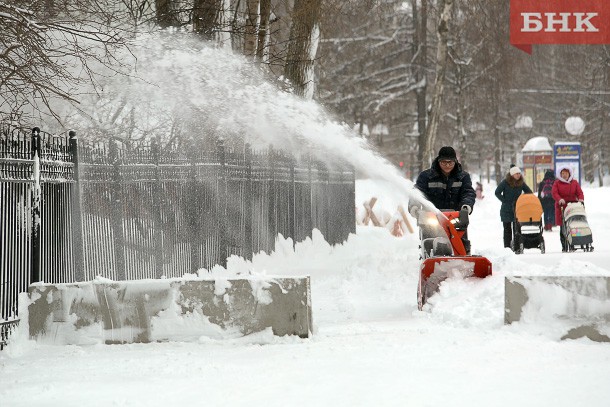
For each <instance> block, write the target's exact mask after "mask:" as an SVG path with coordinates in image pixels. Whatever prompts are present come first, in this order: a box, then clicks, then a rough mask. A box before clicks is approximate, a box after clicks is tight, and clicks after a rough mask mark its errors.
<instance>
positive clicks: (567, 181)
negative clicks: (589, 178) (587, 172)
mask: <svg viewBox="0 0 610 407" xmlns="http://www.w3.org/2000/svg"><path fill="white" fill-rule="evenodd" d="M562 171H567V172H569V173H570V176H569V177H568V179H567V180H565V179H563V177H562V176H561V172H562ZM557 179H558V180H559V181H561V182H565V183H566V184H569V183H570V182H572V179H574V175H573V174H572V170H571V169H569V168H568V167H562V168H561V170H559V176H558V177H557Z"/></svg>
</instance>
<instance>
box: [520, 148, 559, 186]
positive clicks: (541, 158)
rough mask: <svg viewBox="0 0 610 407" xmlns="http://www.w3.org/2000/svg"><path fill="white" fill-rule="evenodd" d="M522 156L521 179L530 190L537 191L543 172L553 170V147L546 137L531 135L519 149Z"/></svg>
mask: <svg viewBox="0 0 610 407" xmlns="http://www.w3.org/2000/svg"><path fill="white" fill-rule="evenodd" d="M521 154H522V156H523V168H522V169H521V170H522V172H523V180H524V181H525V183H526V184H527V186H529V187H530V188H531V189H532V191H534V192H537V191H538V184H540V182H541V181H542V179H543V178H544V173H545V172H546V171H548V170H553V148H552V147H551V144H550V143H549V140H548V139H547V138H546V137H533V138H531V139H529V140H528V141H527V143H525V146H524V147H523V149H522V150H521Z"/></svg>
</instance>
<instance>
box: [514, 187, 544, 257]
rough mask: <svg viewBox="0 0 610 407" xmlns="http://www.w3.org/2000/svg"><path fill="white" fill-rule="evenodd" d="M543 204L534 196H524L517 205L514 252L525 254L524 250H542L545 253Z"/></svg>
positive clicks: (518, 200)
mask: <svg viewBox="0 0 610 407" xmlns="http://www.w3.org/2000/svg"><path fill="white" fill-rule="evenodd" d="M542 213H543V211H542V204H541V203H540V199H538V197H537V196H536V195H534V194H523V195H521V196H520V197H519V198H518V199H517V202H516V203H515V221H514V223H513V247H512V248H513V251H514V252H515V253H517V254H521V253H523V250H524V249H540V252H541V253H544V237H543V236H542V230H543V228H542Z"/></svg>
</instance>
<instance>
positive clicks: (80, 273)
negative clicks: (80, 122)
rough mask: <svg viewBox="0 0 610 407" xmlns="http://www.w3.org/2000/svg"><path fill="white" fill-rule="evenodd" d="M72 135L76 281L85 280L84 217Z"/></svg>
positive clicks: (75, 142) (72, 192)
mask: <svg viewBox="0 0 610 407" xmlns="http://www.w3.org/2000/svg"><path fill="white" fill-rule="evenodd" d="M68 135H69V136H70V141H69V143H70V144H69V148H70V153H71V154H72V163H73V164H74V173H73V177H74V184H72V188H71V191H70V192H71V193H70V204H71V205H70V207H71V226H72V242H73V245H74V246H73V248H72V253H73V256H74V257H73V260H74V269H75V273H74V277H75V278H76V281H85V261H84V253H83V250H84V248H83V218H82V212H81V201H80V199H81V198H80V171H79V169H78V162H79V159H78V139H77V138H76V132H75V131H73V130H71V131H70V132H68Z"/></svg>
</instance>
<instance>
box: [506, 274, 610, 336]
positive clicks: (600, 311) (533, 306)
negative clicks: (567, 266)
mask: <svg viewBox="0 0 610 407" xmlns="http://www.w3.org/2000/svg"><path fill="white" fill-rule="evenodd" d="M504 287H505V290H504V304H505V309H504V323H505V324H512V323H514V322H520V323H523V324H538V325H544V324H548V325H553V327H554V328H553V329H554V330H555V331H557V329H559V330H562V329H563V331H565V332H562V333H561V335H560V338H561V339H577V338H581V337H584V336H586V337H588V338H589V339H591V340H593V341H597V342H610V277H606V276H514V277H505V279H504ZM558 327H559V328H558Z"/></svg>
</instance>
